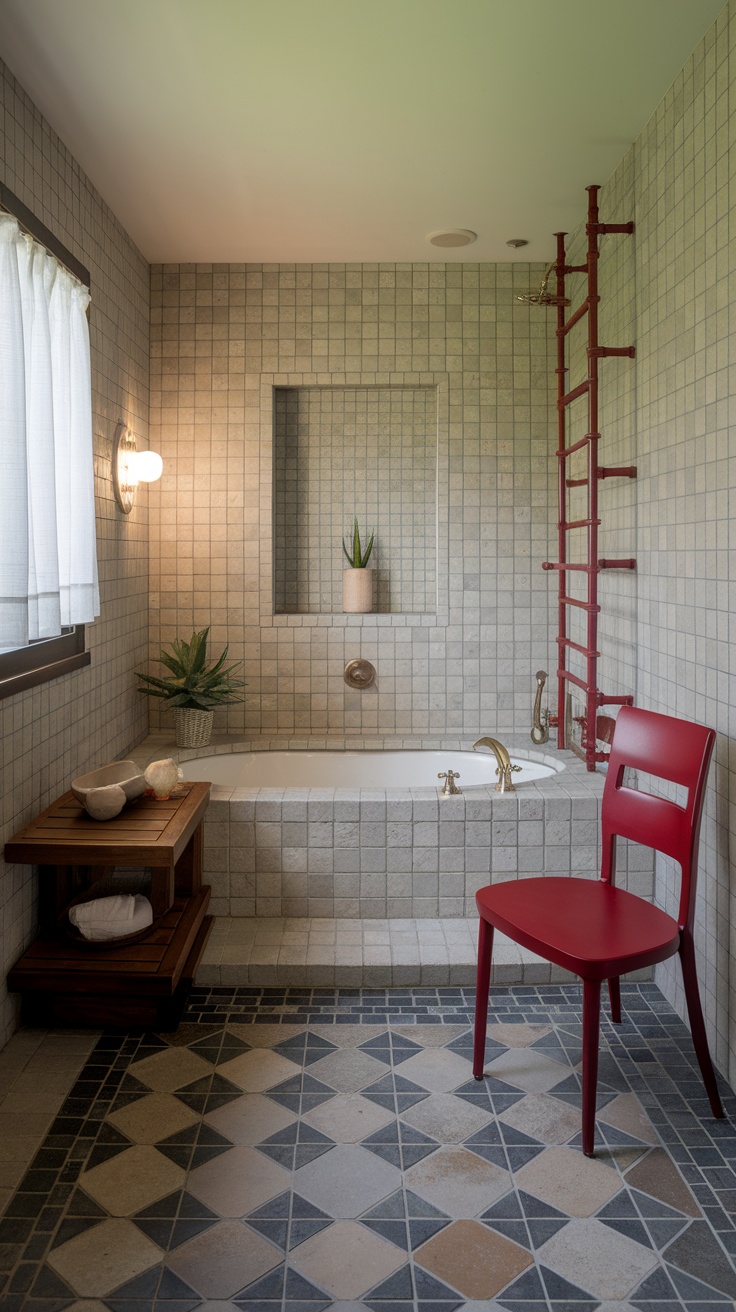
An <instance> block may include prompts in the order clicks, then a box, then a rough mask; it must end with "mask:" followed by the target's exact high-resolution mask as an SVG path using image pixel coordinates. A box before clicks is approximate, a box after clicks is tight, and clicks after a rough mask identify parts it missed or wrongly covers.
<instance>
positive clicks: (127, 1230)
mask: <svg viewBox="0 0 736 1312" xmlns="http://www.w3.org/2000/svg"><path fill="white" fill-rule="evenodd" d="M162 1256H163V1254H162V1251H161V1249H160V1248H159V1247H158V1245H157V1244H154V1243H152V1242H151V1240H150V1239H148V1238H147V1237H146V1236H145V1235H144V1234H141V1232H140V1230H139V1229H138V1227H137V1226H135V1225H133V1223H132V1222H131V1221H127V1220H122V1219H119V1220H114V1221H113V1220H111V1221H102V1222H100V1224H99V1225H96V1226H94V1228H93V1229H91V1230H86V1231H85V1233H84V1234H82V1235H79V1236H77V1238H75V1239H70V1240H69V1242H68V1243H66V1244H62V1245H61V1247H60V1248H56V1249H54V1251H53V1252H51V1253H49V1256H48V1259H47V1260H48V1264H49V1266H50V1267H52V1268H53V1270H54V1271H55V1272H56V1273H57V1274H58V1275H60V1276H61V1277H62V1279H63V1280H65V1281H66V1282H67V1284H68V1285H69V1286H70V1288H71V1289H73V1290H74V1292H75V1294H82V1295H84V1296H86V1297H87V1298H96V1297H101V1296H103V1295H104V1294H109V1293H111V1292H112V1290H114V1289H117V1288H118V1286H119V1285H121V1284H122V1283H123V1281H125V1280H131V1279H132V1278H133V1277H134V1276H137V1275H139V1274H140V1273H141V1272H142V1271H147V1270H148V1269H149V1268H150V1267H152V1266H154V1265H155V1264H156V1263H157V1262H159V1261H160V1260H161V1257H162Z"/></svg>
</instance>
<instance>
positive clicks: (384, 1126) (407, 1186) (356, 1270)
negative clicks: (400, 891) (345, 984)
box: [0, 983, 736, 1312]
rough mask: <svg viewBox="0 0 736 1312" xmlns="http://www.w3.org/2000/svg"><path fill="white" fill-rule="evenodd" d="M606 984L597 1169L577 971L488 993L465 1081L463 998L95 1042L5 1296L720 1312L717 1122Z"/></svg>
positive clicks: (312, 1007) (726, 1243) (418, 999)
mask: <svg viewBox="0 0 736 1312" xmlns="http://www.w3.org/2000/svg"><path fill="white" fill-rule="evenodd" d="M622 995H623V1003H624V1023H623V1025H621V1026H620V1027H614V1026H612V1025H611V1024H610V1023H609V1022H608V1020H607V1019H606V1020H604V1022H603V1027H602V1028H603V1034H602V1044H601V1063H600V1084H599V1097H598V1116H597V1137H596V1155H595V1158H593V1159H587V1158H585V1157H583V1156H582V1153H581V1151H580V1078H579V1063H580V991H579V989H578V988H577V986H575V985H558V986H549V985H547V986H544V987H539V988H533V987H531V986H524V987H517V988H507V989H501V988H494V989H493V990H492V997H491V1011H490V1021H491V1023H490V1024H489V1028H488V1036H489V1037H488V1044H487V1051H486V1070H485V1079H484V1081H483V1082H478V1083H477V1082H476V1081H474V1080H473V1079H472V1075H471V1068H470V1055H471V1033H470V1023H471V1021H472V1008H473V992H472V990H471V989H460V988H455V989H451V988H443V989H437V988H424V989H414V990H408V989H405V990H401V991H398V990H382V989H380V990H368V989H363V990H361V989H355V990H340V991H337V992H336V991H328V990H312V991H309V990H304V989H292V990H286V989H281V990H276V989H271V990H255V989H250V990H245V989H242V990H239V989H213V990H202V989H198V990H195V992H194V993H193V995H192V998H191V1000H190V1005H189V1008H188V1012H187V1014H186V1015H185V1018H184V1022H183V1023H182V1025H181V1026H180V1028H179V1030H178V1031H177V1032H176V1033H173V1034H168V1035H167V1034H148V1033H145V1034H130V1035H120V1034H106V1035H104V1036H103V1037H102V1038H101V1039H100V1040H99V1042H98V1043H97V1045H96V1048H95V1050H94V1051H93V1053H92V1055H91V1056H90V1058H89V1060H88V1061H87V1063H86V1065H85V1066H84V1069H83V1070H82V1071H81V1073H80V1076H79V1079H78V1080H77V1082H76V1084H75V1086H74V1087H73V1089H72V1091H71V1093H70V1095H69V1097H68V1099H67V1101H66V1103H65V1104H64V1106H63V1107H62V1109H61V1112H60V1114H59V1116H58V1117H57V1119H56V1121H55V1122H54V1124H53V1125H52V1127H51V1131H50V1133H49V1135H48V1137H47V1139H46V1141H45V1143H44V1145H43V1147H42V1148H41V1149H40V1151H39V1152H38V1153H37V1155H36V1158H35V1159H34V1161H33V1163H32V1165H31V1168H30V1170H29V1171H28V1173H27V1174H26V1176H25V1178H24V1179H23V1181H22V1182H21V1185H20V1187H19V1189H18V1191H17V1192H16V1194H15V1196H14V1198H13V1199H12V1201H11V1203H10V1205H9V1207H8V1209H7V1211H6V1213H5V1217H4V1219H3V1220H2V1221H0V1258H1V1259H2V1261H1V1262H0V1265H1V1266H2V1268H3V1271H4V1272H5V1277H4V1279H5V1281H6V1283H5V1286H4V1292H3V1293H2V1295H1V1296H0V1307H1V1308H2V1312H66V1310H67V1309H73V1312H105V1309H107V1310H108V1312H164V1309H166V1312H194V1309H200V1312H217V1310H219V1312H238V1310H239V1312H323V1310H324V1312H326V1310H327V1309H334V1312H365V1310H366V1309H371V1312H455V1310H456V1309H457V1310H458V1312H459V1310H460V1309H462V1310H463V1312H481V1310H485V1309H490V1310H493V1309H504V1312H597V1310H600V1312H613V1310H614V1308H617V1309H619V1312H627V1309H629V1308H637V1309H641V1310H642V1312H683V1309H687V1310H688V1312H707V1310H708V1309H710V1310H711V1312H716V1309H720V1308H730V1309H733V1307H734V1300H735V1299H736V1271H735V1270H734V1267H733V1265H732V1262H731V1261H730V1259H729V1256H728V1255H729V1254H731V1255H732V1256H733V1255H736V1227H735V1225H734V1219H733V1215H734V1211H736V1207H735V1204H736V1131H735V1130H734V1123H733V1119H731V1120H729V1121H726V1122H715V1121H714V1120H713V1118H712V1117H711V1115H710V1113H709V1109H708V1105H707V1100H706V1098H705V1094H704V1091H703V1088H702V1085H701V1082H700V1076H699V1073H698V1072H697V1069H696V1068H695V1066H694V1058H693V1055H692V1049H691V1046H690V1039H689V1035H688V1033H687V1030H686V1029H685V1027H684V1025H683V1024H682V1022H681V1021H680V1020H679V1018H678V1017H677V1016H676V1015H675V1013H674V1012H673V1011H672V1009H671V1008H670V1007H669V1005H668V1004H667V1003H666V1002H665V1001H664V999H663V998H662V996H661V994H660V993H659V991H658V990H657V989H656V987H655V986H654V985H653V984H647V983H643V984H628V985H624V986H623V988H622ZM723 1093H724V1102H725V1105H726V1110H727V1113H728V1114H729V1115H730V1117H731V1118H733V1117H734V1116H736V1099H735V1098H734V1096H733V1095H732V1094H731V1093H730V1091H728V1090H727V1089H725V1088H724V1090H723Z"/></svg>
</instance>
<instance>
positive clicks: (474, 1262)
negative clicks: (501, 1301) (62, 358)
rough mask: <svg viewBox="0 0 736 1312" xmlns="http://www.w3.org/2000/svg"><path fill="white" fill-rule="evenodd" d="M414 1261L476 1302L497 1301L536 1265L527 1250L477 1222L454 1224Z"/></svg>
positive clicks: (416, 1253)
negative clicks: (529, 1268) (493, 1299)
mask: <svg viewBox="0 0 736 1312" xmlns="http://www.w3.org/2000/svg"><path fill="white" fill-rule="evenodd" d="M414 1260H415V1262H418V1263H419V1265H420V1266H422V1267H424V1268H425V1270H427V1271H429V1272H431V1274H432V1275H435V1276H437V1277H438V1279H440V1280H442V1281H443V1282H444V1283H445V1284H446V1285H449V1286H450V1287H451V1288H452V1289H456V1290H457V1291H458V1293H459V1294H462V1295H463V1296H464V1297H465V1298H472V1299H474V1300H478V1299H489V1298H493V1297H494V1295H496V1294H497V1293H498V1292H499V1290H501V1289H503V1288H505V1286H506V1285H508V1284H510V1283H511V1281H512V1280H513V1279H515V1277H516V1276H518V1275H519V1274H520V1273H521V1272H522V1271H525V1270H526V1268H527V1267H529V1266H531V1265H532V1262H533V1258H532V1255H531V1253H529V1252H528V1251H527V1250H526V1249H524V1248H520V1247H519V1245H518V1244H514V1243H512V1242H511V1240H509V1239H506V1238H504V1236H503V1235H500V1234H498V1233H496V1232H495V1231H493V1230H489V1229H488V1228H487V1227H486V1226H483V1225H480V1224H479V1223H478V1222H477V1221H454V1222H453V1223H452V1225H449V1226H448V1227H447V1228H446V1229H444V1230H442V1231H440V1233H439V1234H438V1235H435V1236H434V1237H433V1238H432V1239H429V1240H428V1241H427V1243H426V1244H423V1245H422V1247H421V1248H419V1249H417V1250H416V1252H415V1254H414Z"/></svg>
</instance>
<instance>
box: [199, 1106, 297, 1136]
mask: <svg viewBox="0 0 736 1312" xmlns="http://www.w3.org/2000/svg"><path fill="white" fill-rule="evenodd" d="M296 1119H297V1118H296V1116H295V1114H294V1113H293V1112H290V1111H287V1109H286V1108H285V1107H280V1106H279V1105H278V1103H275V1102H274V1101H273V1099H272V1098H267V1097H265V1096H264V1095H263V1094H260V1093H244V1094H243V1095H242V1097H240V1098H235V1099H233V1100H232V1101H231V1102H227V1103H225V1105H224V1106H222V1107H217V1108H216V1109H215V1110H214V1111H211V1112H208V1113H207V1115H206V1116H205V1121H206V1123H207V1125H209V1126H211V1127H212V1129H213V1130H217V1131H218V1133H219V1134H222V1135H224V1136H225V1138H226V1139H229V1140H230V1142H231V1143H233V1144H241V1145H243V1146H245V1145H253V1144H256V1143H262V1142H263V1140H264V1139H268V1138H269V1136H270V1135H272V1134H276V1133H277V1131H278V1130H283V1129H284V1128H285V1127H286V1126H287V1125H292V1124H293V1123H294V1121H295V1120H296Z"/></svg>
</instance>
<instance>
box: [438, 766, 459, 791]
mask: <svg viewBox="0 0 736 1312" xmlns="http://www.w3.org/2000/svg"><path fill="white" fill-rule="evenodd" d="M437 778H438V779H444V781H445V782H444V785H443V787H442V796H443V797H452V796H453V795H454V794H456V793H459V792H460V789H459V788H458V787H457V786H456V784H455V780H456V779H459V778H460V775H459V773H458V772H457V771H456V770H442V771H440V773H439V774H438V775H437Z"/></svg>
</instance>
